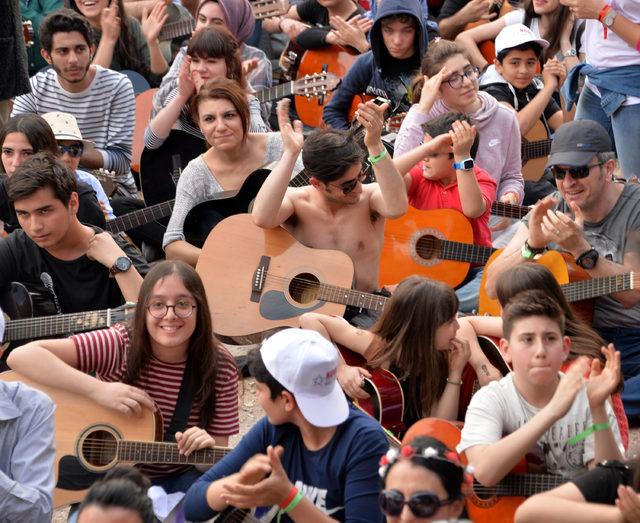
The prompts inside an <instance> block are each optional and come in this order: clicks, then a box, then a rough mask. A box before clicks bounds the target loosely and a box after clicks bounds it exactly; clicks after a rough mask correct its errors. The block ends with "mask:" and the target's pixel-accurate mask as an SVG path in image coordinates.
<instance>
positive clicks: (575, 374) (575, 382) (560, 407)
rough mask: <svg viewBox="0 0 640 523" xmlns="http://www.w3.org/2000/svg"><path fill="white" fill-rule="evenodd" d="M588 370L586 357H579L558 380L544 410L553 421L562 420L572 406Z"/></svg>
mask: <svg viewBox="0 0 640 523" xmlns="http://www.w3.org/2000/svg"><path fill="white" fill-rule="evenodd" d="M588 370H589V359H588V358H587V357H586V356H581V357H579V358H578V359H577V360H576V361H574V362H573V364H572V365H571V368H570V369H569V370H568V371H567V373H566V374H565V375H564V377H563V378H562V379H561V380H560V383H559V384H558V388H556V391H555V393H554V394H553V397H552V398H551V401H549V403H547V405H546V407H544V408H545V409H549V411H550V412H551V414H552V415H553V417H554V419H556V420H559V419H560V418H562V417H563V416H564V415H565V414H566V413H567V412H569V409H570V408H571V405H572V404H573V400H574V399H575V398H576V396H577V395H578V392H580V389H581V388H582V386H583V385H584V382H585V378H584V375H585V374H586V372H587V371H588Z"/></svg>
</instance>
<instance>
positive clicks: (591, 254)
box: [576, 249, 600, 270]
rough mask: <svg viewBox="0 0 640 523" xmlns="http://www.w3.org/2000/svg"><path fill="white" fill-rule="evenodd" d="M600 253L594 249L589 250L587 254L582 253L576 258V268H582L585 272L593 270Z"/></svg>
mask: <svg viewBox="0 0 640 523" xmlns="http://www.w3.org/2000/svg"><path fill="white" fill-rule="evenodd" d="M599 257H600V253H598V251H596V250H595V249H589V250H588V251H587V252H583V253H582V254H581V255H580V256H578V257H577V258H576V264H577V265H578V267H582V268H583V269H585V270H589V269H593V268H594V267H595V266H596V263H598V258H599Z"/></svg>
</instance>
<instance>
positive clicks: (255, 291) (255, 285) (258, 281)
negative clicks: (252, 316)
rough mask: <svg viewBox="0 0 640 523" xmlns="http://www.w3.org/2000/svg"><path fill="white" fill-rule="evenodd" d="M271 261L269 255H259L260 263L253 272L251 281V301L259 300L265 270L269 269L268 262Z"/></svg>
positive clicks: (257, 301)
mask: <svg viewBox="0 0 640 523" xmlns="http://www.w3.org/2000/svg"><path fill="white" fill-rule="evenodd" d="M270 263H271V257H270V256H261V257H260V263H259V264H258V267H257V268H256V270H255V272H254V273H253V280H252V281H251V298H250V299H251V301H252V302H254V303H259V302H260V296H261V295H262V289H263V287H264V282H265V280H266V279H267V271H268V270H269V264H270Z"/></svg>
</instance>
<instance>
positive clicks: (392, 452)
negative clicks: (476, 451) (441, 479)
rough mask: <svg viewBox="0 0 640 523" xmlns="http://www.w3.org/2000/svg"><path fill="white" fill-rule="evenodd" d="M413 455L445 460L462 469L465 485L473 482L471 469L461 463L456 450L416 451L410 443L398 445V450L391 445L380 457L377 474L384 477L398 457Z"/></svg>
mask: <svg viewBox="0 0 640 523" xmlns="http://www.w3.org/2000/svg"><path fill="white" fill-rule="evenodd" d="M414 456H416V457H421V458H424V459H436V460H440V461H446V462H447V463H450V464H452V465H454V466H456V467H459V468H461V469H462V470H463V474H464V482H465V483H466V484H467V485H472V484H473V476H472V473H473V469H472V467H471V466H470V465H467V466H466V467H465V466H464V465H463V463H462V462H461V461H460V456H459V455H458V453H457V452H455V451H453V450H448V449H447V450H446V451H444V452H443V453H442V454H441V453H440V452H439V451H438V449H435V448H433V447H426V448H425V449H422V450H421V451H417V449H415V448H414V447H412V446H411V445H403V446H402V447H400V450H398V449H397V448H393V447H392V448H390V449H389V450H388V451H387V453H386V454H384V455H383V456H382V457H381V458H380V468H378V474H379V475H380V477H381V478H383V479H384V477H385V476H386V475H387V471H388V470H389V467H390V466H391V465H394V464H395V463H396V462H397V461H398V460H399V459H411V458H412V457H414Z"/></svg>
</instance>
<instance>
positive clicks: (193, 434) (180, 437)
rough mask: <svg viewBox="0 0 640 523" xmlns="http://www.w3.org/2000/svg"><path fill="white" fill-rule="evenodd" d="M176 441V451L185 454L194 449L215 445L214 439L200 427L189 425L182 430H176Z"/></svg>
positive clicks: (210, 447)
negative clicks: (189, 426)
mask: <svg viewBox="0 0 640 523" xmlns="http://www.w3.org/2000/svg"><path fill="white" fill-rule="evenodd" d="M176 443H178V452H179V453H180V454H183V455H185V456H188V455H189V454H191V453H192V452H194V451H196V450H200V449H205V448H209V449H212V448H213V447H215V446H216V440H215V439H213V437H211V436H210V435H209V433H208V432H207V431H206V430H204V429H201V428H200V427H191V428H189V429H187V430H185V431H184V432H176Z"/></svg>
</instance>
